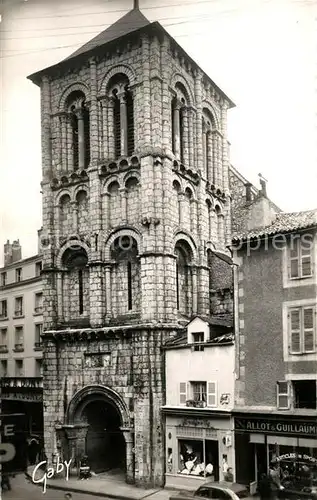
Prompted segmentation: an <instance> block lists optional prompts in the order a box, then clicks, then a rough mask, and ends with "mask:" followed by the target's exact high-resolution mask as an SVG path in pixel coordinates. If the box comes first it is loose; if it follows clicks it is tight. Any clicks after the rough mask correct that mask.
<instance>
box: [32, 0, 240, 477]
mask: <svg viewBox="0 0 317 500" xmlns="http://www.w3.org/2000/svg"><path fill="white" fill-rule="evenodd" d="M29 78H30V79H31V81H33V82H34V83H35V84H36V85H38V86H39V87H40V89H41V115H42V161H43V179H42V191H43V235H42V251H43V262H44V266H43V285H44V311H45V312H44V331H45V334H44V420H45V453H46V456H47V459H48V461H49V462H51V461H54V459H55V458H56V455H57V454H59V455H62V456H63V458H64V459H66V458H71V457H72V458H74V459H75V458H76V457H77V458H78V457H80V456H82V455H83V454H85V453H86V454H87V455H88V459H89V461H90V465H91V467H92V469H93V470H95V471H96V472H98V471H101V470H106V469H109V468H116V467H121V468H122V469H123V470H124V471H125V473H126V478H127V481H128V482H135V483H136V484H139V485H156V486H159V485H162V484H163V481H164V453H165V452H164V437H163V436H164V434H163V432H162V421H161V415H160V408H161V406H162V405H163V404H164V398H165V395H164V387H165V381H164V360H163V357H162V356H163V355H162V352H161V346H162V344H163V343H164V342H165V341H166V340H167V339H168V338H170V337H171V336H173V335H175V334H176V333H177V332H178V330H179V329H180V328H182V327H183V325H184V324H185V323H186V322H187V321H188V320H189V318H191V317H192V316H193V315H196V314H199V315H202V316H208V315H209V314H210V300H209V274H210V259H209V257H208V256H209V255H210V252H209V251H208V249H211V250H213V249H218V250H223V249H225V247H226V245H227V244H229V243H230V232H231V229H230V195H229V191H228V167H229V161H228V142H227V129H226V127H227V110H228V109H229V108H230V107H232V106H233V104H232V102H231V101H230V100H229V99H228V97H227V96H226V95H225V94H224V93H223V92H222V91H221V90H220V89H219V88H218V87H217V86H216V85H215V84H214V82H213V81H212V80H211V79H210V78H209V77H208V76H207V75H206V74H204V73H203V71H202V70H201V69H200V68H199V67H198V66H197V64H196V63H195V62H194V61H193V60H192V59H191V58H190V57H189V56H188V55H187V54H186V53H185V52H184V50H183V49H182V48H181V47H180V46H179V45H178V44H177V43H176V41H175V40H174V39H173V38H172V37H171V36H170V35H169V34H168V33H167V32H166V31H165V29H164V28H163V27H162V26H161V25H160V24H159V23H158V22H154V23H150V22H149V21H148V20H147V19H146V18H145V17H144V16H143V14H142V13H141V12H140V10H139V9H138V6H137V4H136V5H135V7H134V8H133V10H131V11H130V12H129V13H128V14H126V15H125V16H124V17H122V18H121V19H119V20H118V21H117V22H116V23H115V24H113V25H112V26H110V27H109V28H108V29H106V30H105V31H103V32H102V33H100V34H99V35H98V36H96V37H95V38H94V39H93V40H91V41H90V42H88V43H87V44H85V45H84V46H83V47H81V48H80V49H79V50H77V51H76V52H75V53H74V54H72V55H71V56H70V57H68V58H67V59H65V60H63V61H62V62H60V63H58V64H56V65H54V66H52V67H49V68H46V69H44V70H42V71H39V72H38V73H36V74H33V75H31V76H30V77H29ZM73 463H74V462H73Z"/></svg>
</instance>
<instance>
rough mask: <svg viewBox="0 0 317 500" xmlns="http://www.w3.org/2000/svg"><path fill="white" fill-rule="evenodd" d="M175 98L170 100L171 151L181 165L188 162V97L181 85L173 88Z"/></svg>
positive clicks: (178, 84)
mask: <svg viewBox="0 0 317 500" xmlns="http://www.w3.org/2000/svg"><path fill="white" fill-rule="evenodd" d="M175 91H176V96H175V97H174V98H173V99H172V104H171V106H172V109H171V112H172V150H173V153H174V155H175V156H176V158H178V159H179V160H180V161H181V162H182V163H186V162H187V161H188V114H187V113H188V111H187V108H188V96H187V91H186V89H185V87H184V86H183V85H182V84H181V83H177V84H176V86H175Z"/></svg>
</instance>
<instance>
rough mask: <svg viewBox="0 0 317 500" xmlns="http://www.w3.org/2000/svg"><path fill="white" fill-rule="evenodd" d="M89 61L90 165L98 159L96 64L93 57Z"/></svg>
mask: <svg viewBox="0 0 317 500" xmlns="http://www.w3.org/2000/svg"><path fill="white" fill-rule="evenodd" d="M89 62H90V109H89V129H90V130H89V135H90V137H89V141H90V163H91V164H92V165H95V164H96V162H97V161H98V159H99V140H98V139H99V138H98V101H97V92H98V89H97V66H96V61H95V59H94V58H91V59H90V61H89Z"/></svg>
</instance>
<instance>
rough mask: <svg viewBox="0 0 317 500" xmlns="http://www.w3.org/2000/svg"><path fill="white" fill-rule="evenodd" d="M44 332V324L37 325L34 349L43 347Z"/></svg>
mask: <svg viewBox="0 0 317 500" xmlns="http://www.w3.org/2000/svg"><path fill="white" fill-rule="evenodd" d="M42 331H43V325H42V323H38V324H37V325H35V339H34V347H41V345H42V338H41V335H42Z"/></svg>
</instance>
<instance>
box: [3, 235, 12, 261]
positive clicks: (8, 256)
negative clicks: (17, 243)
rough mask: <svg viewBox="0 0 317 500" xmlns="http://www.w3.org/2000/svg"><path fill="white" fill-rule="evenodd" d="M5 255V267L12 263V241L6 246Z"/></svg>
mask: <svg viewBox="0 0 317 500" xmlns="http://www.w3.org/2000/svg"><path fill="white" fill-rule="evenodd" d="M3 253H4V266H8V265H9V264H11V262H12V245H11V243H10V240H7V242H6V243H5V244H4V246H3Z"/></svg>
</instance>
